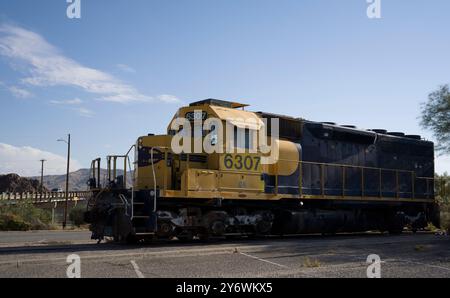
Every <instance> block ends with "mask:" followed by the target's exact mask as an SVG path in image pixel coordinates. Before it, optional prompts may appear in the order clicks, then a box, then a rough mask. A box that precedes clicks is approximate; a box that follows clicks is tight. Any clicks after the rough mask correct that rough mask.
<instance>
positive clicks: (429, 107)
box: [421, 85, 450, 153]
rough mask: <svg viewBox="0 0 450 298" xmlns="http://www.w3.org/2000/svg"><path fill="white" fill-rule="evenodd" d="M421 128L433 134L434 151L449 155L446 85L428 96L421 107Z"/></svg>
mask: <svg viewBox="0 0 450 298" xmlns="http://www.w3.org/2000/svg"><path fill="white" fill-rule="evenodd" d="M421 125H422V127H424V128H426V129H429V130H431V131H432V132H433V134H434V136H435V138H436V140H437V146H436V149H437V150H438V151H440V152H442V153H450V90H449V86H448V85H443V86H440V87H439V89H438V90H436V91H434V92H432V93H430V94H429V95H428V102H426V103H424V104H423V105H422V121H421Z"/></svg>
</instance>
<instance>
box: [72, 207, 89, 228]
mask: <svg viewBox="0 0 450 298" xmlns="http://www.w3.org/2000/svg"><path fill="white" fill-rule="evenodd" d="M84 212H86V207H82V206H79V207H75V208H72V210H70V212H69V219H70V221H71V222H72V223H73V224H74V225H75V226H77V227H80V226H82V225H83V224H85V222H84Z"/></svg>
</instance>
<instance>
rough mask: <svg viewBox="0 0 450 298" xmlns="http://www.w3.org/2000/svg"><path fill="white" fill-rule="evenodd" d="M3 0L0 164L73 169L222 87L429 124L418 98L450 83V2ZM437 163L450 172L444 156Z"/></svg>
mask: <svg viewBox="0 0 450 298" xmlns="http://www.w3.org/2000/svg"><path fill="white" fill-rule="evenodd" d="M80 3H81V18H80V19H70V18H68V17H67V13H66V10H67V7H68V5H69V4H68V3H66V0H40V1H35V0H0V119H1V120H0V121H1V122H0V123H1V128H0V174H2V173H9V172H16V173H19V174H21V175H25V176H34V175H39V174H40V162H39V160H40V159H42V158H44V159H46V160H47V162H46V167H45V171H46V173H47V174H61V173H64V172H65V156H66V150H67V147H66V145H65V143H63V142H57V139H60V138H66V137H67V134H68V133H70V134H71V137H72V155H71V157H72V161H71V164H72V167H71V169H72V170H76V169H78V168H84V167H89V166H90V161H91V160H92V159H94V158H96V157H104V156H106V155H107V154H123V153H125V152H126V151H127V150H128V149H129V147H130V146H131V145H132V144H133V143H134V142H135V141H136V139H137V138H138V136H141V135H146V134H148V133H155V134H163V133H165V131H166V127H167V125H168V123H169V121H170V120H171V118H172V116H173V114H174V113H175V112H176V110H177V109H178V108H179V107H181V106H183V105H186V104H188V103H189V102H192V101H197V100H202V99H205V98H218V99H223V100H231V101H237V102H243V103H247V104H250V105H251V106H250V107H249V108H248V109H249V110H254V111H267V112H273V113H279V114H286V115H290V116H295V117H302V118H306V119H310V120H316V121H331V122H337V123H339V124H344V125H348V124H350V125H356V126H358V127H360V128H365V129H371V128H384V129H387V130H389V131H402V132H406V133H408V134H420V135H422V136H424V137H425V138H427V139H430V140H433V137H432V134H431V133H430V132H429V131H424V130H423V129H422V128H421V127H420V126H419V122H420V118H419V116H420V104H421V103H423V102H425V101H426V100H427V95H428V94H429V93H430V92H432V91H433V90H435V89H437V88H438V86H439V85H442V84H447V83H450V76H449V69H450V59H449V53H450V39H449V38H448V36H449V27H450V19H449V18H448V12H449V11H450V2H449V1H448V0H433V1H425V0H395V1H393V0H381V18H380V19H371V18H368V16H367V8H368V5H369V4H368V3H367V2H366V0H345V1H338V0H278V1H275V0H214V1H211V0H185V1H180V0H158V1H155V0H133V1H126V0H81V2H80ZM436 166H437V171H438V172H440V173H442V172H444V171H450V157H448V156H439V157H438V158H437V160H436Z"/></svg>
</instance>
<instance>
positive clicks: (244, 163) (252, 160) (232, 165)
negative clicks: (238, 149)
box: [220, 153, 261, 172]
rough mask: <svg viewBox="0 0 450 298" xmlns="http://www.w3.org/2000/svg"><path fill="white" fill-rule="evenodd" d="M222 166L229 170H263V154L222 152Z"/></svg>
mask: <svg viewBox="0 0 450 298" xmlns="http://www.w3.org/2000/svg"><path fill="white" fill-rule="evenodd" d="M220 168H221V169H222V170H229V171H251V172H261V156H258V155H255V154H246V153H243V154H222V155H221V156H220Z"/></svg>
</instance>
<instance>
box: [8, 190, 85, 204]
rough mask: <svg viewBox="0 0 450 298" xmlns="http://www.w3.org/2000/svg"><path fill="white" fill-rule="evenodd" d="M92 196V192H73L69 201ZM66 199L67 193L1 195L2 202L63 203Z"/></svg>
mask: <svg viewBox="0 0 450 298" xmlns="http://www.w3.org/2000/svg"><path fill="white" fill-rule="evenodd" d="M90 194H91V192H90V191H71V192H69V193H68V199H69V201H74V200H82V199H85V198H87V197H89V195H90ZM65 199H66V193H65V192H42V193H41V192H25V193H8V192H4V193H0V202H1V201H20V200H30V201H32V202H33V203H40V202H49V201H50V202H52V201H63V200H65Z"/></svg>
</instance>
